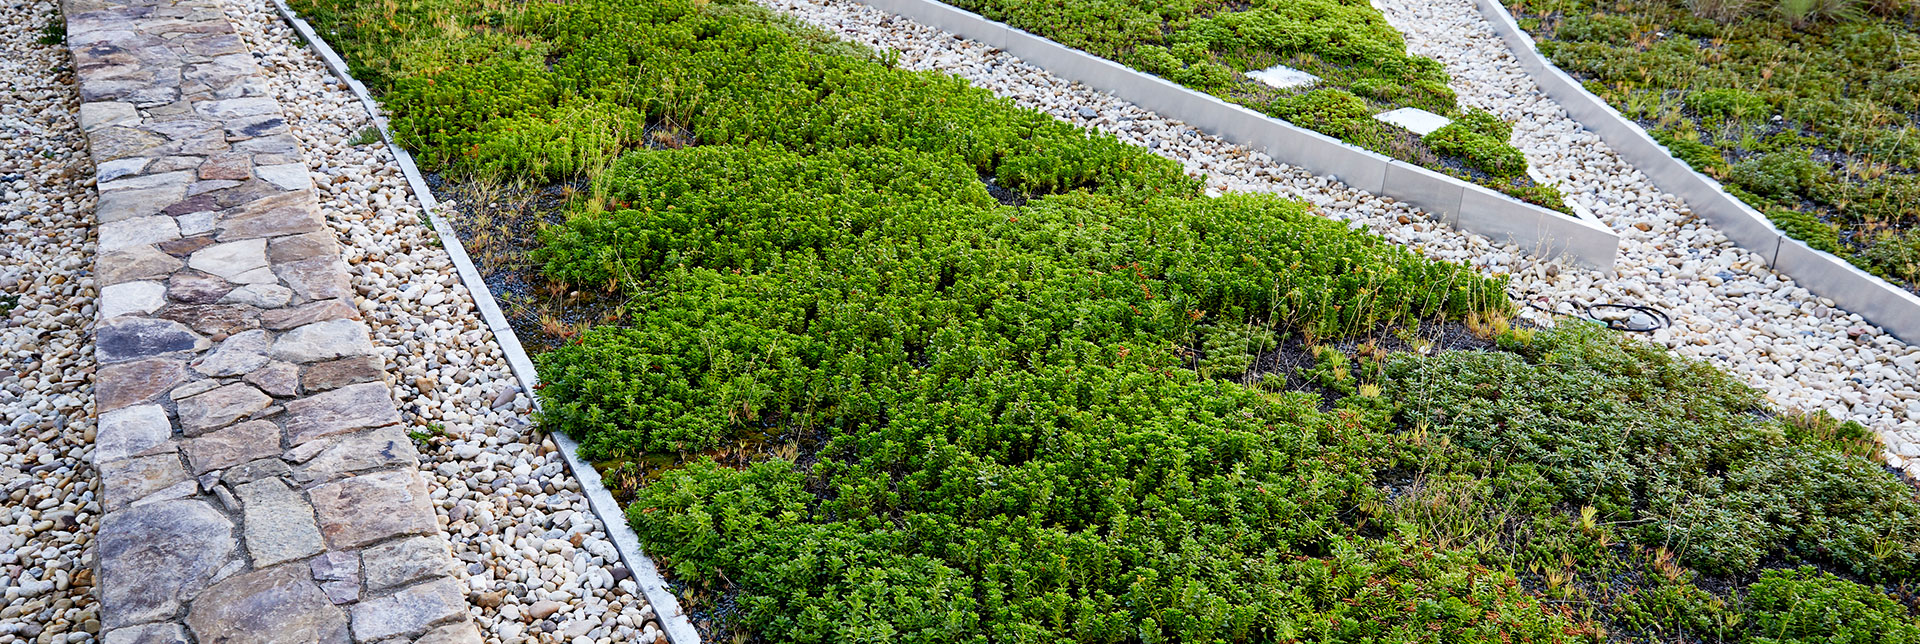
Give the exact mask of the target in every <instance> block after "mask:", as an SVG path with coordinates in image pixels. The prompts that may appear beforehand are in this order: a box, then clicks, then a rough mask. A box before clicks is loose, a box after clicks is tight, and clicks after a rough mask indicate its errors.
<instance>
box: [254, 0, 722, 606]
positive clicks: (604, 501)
mask: <svg viewBox="0 0 1920 644" xmlns="http://www.w3.org/2000/svg"><path fill="white" fill-rule="evenodd" d="M272 2H273V6H274V8H275V9H276V10H278V11H279V12H280V15H281V17H282V18H283V19H285V20H286V21H287V23H288V24H289V25H292V26H293V29H294V30H295V31H296V32H297V33H299V34H300V37H302V38H305V39H306V41H307V46H308V48H309V49H311V50H313V52H314V53H315V55H318V56H319V57H320V60H321V61H322V62H324V63H325V64H326V66H327V68H328V69H329V70H331V71H332V72H333V74H334V76H336V77H338V78H339V79H340V80H341V81H343V82H345V83H346V84H347V86H348V87H349V88H351V89H352V91H353V94H354V96H355V97H357V98H359V99H360V102H361V104H362V105H364V106H365V107H366V109H367V113H368V114H369V115H371V117H372V120H373V123H374V126H375V127H376V128H377V129H378V130H379V132H380V138H381V140H382V141H384V142H385V143H386V145H387V148H388V151H389V152H390V153H391V154H393V157H394V159H395V160H396V161H397V163H398V164H399V166H400V170H401V172H402V173H403V174H404V175H405V176H406V178H407V185H408V186H410V187H411V188H412V190H413V194H414V197H415V198H416V199H419V200H420V203H421V206H422V207H423V208H424V209H425V210H426V212H427V216H428V218H429V219H430V220H431V221H432V222H433V229H434V232H435V234H437V235H438V236H439V238H440V241H441V244H442V246H443V247H444V248H445V249H446V251H447V254H448V255H449V256H450V257H451V258H452V259H453V263H454V265H455V266H456V267H457V268H458V270H459V273H460V281H461V282H462V283H464V284H466V285H467V290H468V292H469V293H470V294H471V295H472V297H473V300H474V306H475V308H476V309H478V310H479V312H480V316H481V318H482V319H483V320H484V321H485V322H486V324H487V328H488V330H489V331H490V332H492V333H493V335H494V338H495V340H496V341H498V342H499V344H500V350H501V352H502V353H504V354H505V355H506V358H507V365H508V367H509V368H510V369H512V371H513V373H514V377H515V378H516V379H518V380H519V381H520V385H521V390H522V391H527V392H533V391H538V390H539V384H540V376H539V373H538V372H537V371H536V370H535V369H534V366H533V360H532V359H531V358H530V357H528V356H527V352H526V348H525V347H523V346H522V345H521V344H520V338H519V336H518V335H516V334H515V333H514V330H513V327H512V325H510V324H508V323H507V319H506V316H504V315H502V314H501V312H500V305H499V303H498V302H497V301H495V300H494V297H493V292H492V291H491V290H490V289H488V287H487V285H486V282H485V281H483V280H482V279H481V277H480V272H479V270H478V269H477V268H475V267H474V265H473V258H472V257H471V256H469V255H468V254H467V250H466V247H465V246H464V245H462V244H461V242H460V238H459V236H458V235H456V234H454V232H453V227H452V226H451V225H449V224H447V222H446V221H445V219H443V218H442V217H441V213H440V210H441V209H440V202H439V200H438V199H437V198H435V197H434V196H433V190H432V189H431V188H429V187H428V186H427V184H426V182H425V181H424V180H423V179H422V178H421V175H420V169H419V167H418V166H416V165H415V164H414V162H413V155H411V154H409V153H408V152H407V150H406V149H405V148H402V147H401V146H400V145H399V144H398V143H395V142H394V140H393V134H392V132H391V130H390V129H389V128H388V125H387V119H386V116H384V115H383V114H381V112H380V109H379V104H378V103H377V102H375V101H374V99H373V96H372V94H371V93H369V92H368V91H367V87H366V85H364V84H362V83H361V82H360V81H359V80H358V79H355V78H354V77H353V75H352V74H351V73H350V72H349V71H348V67H347V64H346V62H345V61H344V60H342V59H341V58H340V56H339V54H337V53H336V52H334V50H333V47H332V46H331V45H329V44H327V41H326V39H324V38H321V37H320V34H319V32H318V31H316V30H314V28H313V26H312V25H311V24H308V23H307V21H306V20H305V19H302V18H301V17H300V16H299V14H298V13H296V12H295V11H293V9H292V8H291V7H288V6H287V4H286V0H272ZM531 398H532V400H533V405H534V409H535V410H536V411H537V410H539V409H540V399H539V397H538V396H533V397H531ZM549 436H551V437H552V438H553V440H554V442H555V443H557V444H559V446H560V453H561V456H562V457H563V458H564V459H565V462H566V464H567V469H568V470H570V471H571V472H572V473H573V475H574V477H575V478H576V479H578V480H579V481H580V488H581V493H582V494H584V495H586V497H587V504H588V507H591V508H592V509H593V513H594V515H595V516H597V517H598V518H599V519H600V522H601V524H603V526H604V527H605V528H606V531H607V536H608V537H609V538H610V539H611V540H612V541H613V543H614V547H615V548H616V549H617V550H618V551H619V552H620V558H621V560H622V561H623V562H624V563H625V564H626V566H627V569H628V570H630V571H632V572H633V576H634V581H635V582H636V583H637V584H638V585H639V586H640V591H641V593H642V594H643V595H645V596H646V599H647V602H648V603H649V604H650V605H652V606H653V609H654V615H655V618H656V619H658V620H659V621H660V624H661V626H662V627H663V630H665V631H666V634H667V637H668V638H669V639H670V640H672V642H673V644H699V642H700V634H699V633H698V632H697V631H695V630H694V628H693V624H692V623H691V622H690V621H688V619H687V614H686V611H684V610H682V609H681V608H680V601H679V598H678V597H676V596H675V595H674V594H673V591H672V590H671V589H669V588H668V587H667V583H666V580H665V579H663V578H662V577H661V576H660V571H659V569H658V568H657V567H655V566H654V564H653V559H652V558H651V557H648V556H647V555H646V552H645V551H644V550H643V549H642V548H641V547H640V538H639V536H638V535H636V534H634V532H633V528H632V526H630V525H628V524H627V520H626V515H625V514H624V513H623V512H622V511H621V509H620V504H619V502H618V501H616V500H614V498H613V494H612V493H611V492H608V491H607V488H606V486H605V485H604V484H603V483H601V479H600V472H599V471H598V470H595V469H594V468H593V464H592V463H588V462H586V461H584V460H581V458H580V457H579V455H578V451H579V444H578V443H577V442H575V441H574V440H573V439H572V438H571V437H569V436H567V435H566V434H564V433H552V434H549Z"/></svg>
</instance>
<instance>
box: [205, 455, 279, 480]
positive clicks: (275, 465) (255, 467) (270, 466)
mask: <svg viewBox="0 0 1920 644" xmlns="http://www.w3.org/2000/svg"><path fill="white" fill-rule="evenodd" d="M292 471H293V468H290V467H288V466H287V462H286V461H282V460H280V459H277V458H261V459H254V460H251V461H247V462H245V463H241V464H239V465H235V466H233V467H232V468H229V469H228V470H226V471H224V472H221V473H220V480H221V481H225V482H226V483H227V484H228V485H239V484H241V483H252V482H254V481H258V480H262V479H269V478H279V477H283V476H286V475H287V474H288V473H290V472H292Z"/></svg>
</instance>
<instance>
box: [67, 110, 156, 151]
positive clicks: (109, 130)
mask: <svg viewBox="0 0 1920 644" xmlns="http://www.w3.org/2000/svg"><path fill="white" fill-rule="evenodd" d="M87 105H91V103H82V104H81V109H86V106H87ZM166 143H167V137H164V136H160V135H158V134H154V133H152V132H147V131H143V130H137V129H134V128H130V127H112V126H109V127H104V128H101V129H100V131H98V132H91V133H88V135H87V144H88V145H87V150H88V151H89V152H91V153H92V155H93V160H94V162H95V163H101V162H105V161H112V160H114V159H124V158H127V157H132V156H135V155H140V154H142V153H145V152H146V151H148V150H152V149H154V148H157V147H160V146H162V145H166Z"/></svg>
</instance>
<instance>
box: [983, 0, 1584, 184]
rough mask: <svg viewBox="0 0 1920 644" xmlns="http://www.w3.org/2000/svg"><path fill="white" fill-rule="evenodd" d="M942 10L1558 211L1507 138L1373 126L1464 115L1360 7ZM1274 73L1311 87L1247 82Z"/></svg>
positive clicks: (1095, 0) (1391, 33) (1018, 1)
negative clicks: (1423, 113) (1296, 75)
mask: <svg viewBox="0 0 1920 644" xmlns="http://www.w3.org/2000/svg"><path fill="white" fill-rule="evenodd" d="M947 3H948V4H952V5H954V6H957V7H961V8H963V9H967V10H969V11H974V12H977V13H979V14H981V15H983V16H986V17H988V18H991V19H994V20H998V21H1001V22H1005V23H1007V24H1009V25H1012V26H1014V27H1018V28H1021V29H1024V30H1027V31H1030V32H1033V33H1035V34H1039V35H1041V36H1045V37H1047V38H1050V39H1052V40H1054V41H1057V42H1059V43H1061V44H1064V45H1067V46H1069V47H1074V48H1078V49H1081V50H1083V51H1086V52H1087V53H1090V54H1094V55H1096V56H1100V57H1103V58H1107V59H1109V60H1113V61H1116V62H1120V63H1123V64H1125V65H1128V66H1130V67H1133V68H1135V69H1139V70H1141V71H1144V72H1148V73H1151V74H1154V75H1157V76H1160V77H1163V78H1166V79H1168V80H1171V81H1173V82H1176V83H1180V84H1182V85H1185V86H1187V87H1190V88H1193V89H1195V90H1199V91H1202V92H1206V93H1209V94H1213V95H1215V96H1218V97H1220V98H1223V99H1226V100H1228V101H1232V102H1235V103H1239V104H1241V105H1245V106H1247V107H1251V108H1253V109H1256V110H1259V111H1261V112H1263V113H1266V114H1269V115H1272V116H1275V117H1279V118H1281V119H1285V120H1287V121H1289V122H1291V123H1293V124H1294V125H1298V126H1300V127H1304V128H1307V129H1311V130H1314V131H1317V132H1320V133H1322V134H1326V135H1329V136H1332V137H1335V138H1338V139H1340V140H1342V141H1345V142H1347V143H1351V144H1353V145H1357V146H1360V147H1363V148H1366V149H1369V150H1373V151H1375V152H1379V153H1381V154H1386V155H1389V156H1393V157H1395V158H1398V159H1400V160H1402V161H1409V162H1413V163H1416V164H1419V165H1422V166H1426V167H1428V168H1431V169H1434V170H1437V171H1440V172H1445V173H1447V174H1450V175H1453V176H1455V177H1458V178H1461V179H1466V180H1469V181H1474V182H1477V183H1480V184H1482V185H1486V186H1488V187H1491V188H1494V189H1497V190H1500V191H1502V192H1505V193H1507V194H1508V195H1511V196H1513V197H1516V198H1519V199H1521V200H1524V201H1528V202H1531V203H1535V204H1538V205H1542V206H1546V207H1549V208H1555V209H1565V207H1566V205H1565V204H1564V203H1563V202H1562V201H1561V196H1560V193H1559V191H1558V190H1556V189H1554V188H1553V187H1551V186H1546V185H1539V184H1536V183H1534V181H1533V180H1532V179H1531V178H1529V177H1528V176H1527V173H1526V159H1525V158H1524V157H1522V156H1521V154H1520V151H1519V150H1516V149H1514V147H1513V146H1512V145H1510V144H1508V143H1507V140H1508V136H1509V135H1510V134H1511V131H1510V128H1509V130H1508V131H1507V134H1502V135H1500V136H1498V137H1484V138H1483V137H1474V138H1473V140H1472V141H1471V142H1468V141H1463V140H1462V139H1461V138H1459V137H1457V136H1452V134H1457V133H1459V132H1460V130H1461V129H1455V130H1453V131H1451V132H1450V133H1449V134H1444V135H1443V134H1441V133H1439V132H1435V133H1434V134H1431V135H1428V136H1426V137H1424V138H1423V137H1420V136H1417V135H1415V134H1413V133H1412V132H1409V131H1407V130H1404V129H1401V128H1400V127H1398V126H1394V125H1389V124H1387V123H1383V122H1381V121H1378V120H1375V119H1374V118H1373V115H1374V114H1377V113H1380V112H1385V111H1388V110H1392V109H1396V108H1401V107H1417V108H1420V109H1423V110H1427V111H1429V112H1434V113H1436V114H1440V115H1443V116H1467V117H1472V116H1474V113H1473V112H1470V111H1467V110H1463V109H1461V108H1459V107H1458V106H1457V105H1456V103H1455V101H1454V94H1453V90H1452V89H1450V88H1448V87H1447V74H1446V71H1445V70H1444V69H1442V68H1441V66H1440V63H1439V62H1436V61H1434V60H1433V59H1430V58H1424V57H1420V56H1414V55H1411V54H1408V53H1407V46H1406V40H1405V39H1404V38H1403V37H1401V35H1400V32H1398V31H1395V30H1394V28H1393V26H1392V25H1389V24H1387V21H1386V19H1385V18H1384V17H1382V16H1381V15H1380V12H1379V10H1376V9H1374V8H1373V6H1372V5H1370V4H1368V3H1367V1H1366V0H1252V1H1249V2H1220V1H1218V0H1172V1H1159V0H1156V1H1154V2H1139V1H1114V0H947ZM1274 65H1286V66H1288V67H1292V68H1294V69H1298V70H1301V71H1305V72H1307V73H1310V74H1313V75H1315V76H1317V77H1319V78H1320V80H1319V82H1317V83H1314V84H1312V85H1309V86H1304V87H1298V88H1293V89H1277V88H1274V87H1272V86H1269V85H1266V84H1264V83H1261V82H1259V81H1257V80H1254V79H1252V78H1249V77H1248V76H1247V75H1246V74H1247V72H1251V71H1258V70H1261V69H1265V68H1268V67H1272V66H1274ZM1478 115H1479V116H1482V117H1486V116H1490V115H1487V114H1485V113H1478ZM1495 120H1496V121H1497V120H1498V119H1497V118H1496V119H1495ZM1502 126H1504V124H1502ZM1464 129H1468V130H1472V131H1475V132H1482V131H1484V130H1485V128H1474V127H1472V126H1468V127H1467V128H1464ZM1435 135H1439V136H1438V138H1436V136H1435Z"/></svg>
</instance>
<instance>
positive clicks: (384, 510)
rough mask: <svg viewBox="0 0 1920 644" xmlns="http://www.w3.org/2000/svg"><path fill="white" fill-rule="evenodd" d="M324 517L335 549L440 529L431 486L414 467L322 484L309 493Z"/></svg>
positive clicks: (323, 525)
mask: <svg viewBox="0 0 1920 644" xmlns="http://www.w3.org/2000/svg"><path fill="white" fill-rule="evenodd" d="M307 496H308V497H309V498H311V499H312V500H313V509H314V510H315V512H316V513H317V514H318V515H319V517H320V534H322V535H325V536H326V538H327V545H329V546H331V547H333V548H357V547H360V546H364V545H367V544H371V543H374V542H378V541H382V540H385V539H390V538H393V537H398V536H404V535H411V534H427V533H430V532H433V531H435V530H438V529H439V527H440V524H439V521H437V520H436V519H435V517H434V514H433V508H431V507H429V506H428V505H427V502H428V501H427V499H428V497H427V484H426V481H424V480H422V479H421V478H420V476H419V474H417V473H415V472H411V471H404V470H401V471H392V472H380V473H377V474H362V475H359V476H354V477H349V478H344V479H340V480H338V481H333V482H331V483H322V484H320V485H318V486H315V487H314V488H313V489H311V490H309V491H308V492H307Z"/></svg>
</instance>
